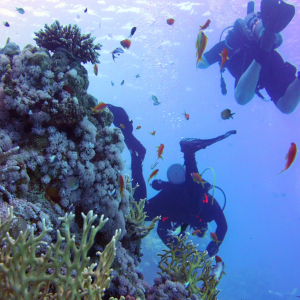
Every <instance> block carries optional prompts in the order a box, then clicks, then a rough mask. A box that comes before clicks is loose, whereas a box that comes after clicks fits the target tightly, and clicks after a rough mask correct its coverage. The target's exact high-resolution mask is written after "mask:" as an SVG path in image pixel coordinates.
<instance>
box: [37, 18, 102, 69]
mask: <svg viewBox="0 0 300 300" xmlns="http://www.w3.org/2000/svg"><path fill="white" fill-rule="evenodd" d="M44 27H45V31H43V30H42V29H41V30H40V31H38V32H35V35H36V36H37V37H36V38H34V39H35V41H36V43H37V45H38V46H40V47H44V48H46V49H48V50H50V51H56V50H57V49H58V48H64V49H66V50H67V51H68V52H69V53H71V54H72V55H73V56H74V57H76V58H78V59H79V60H80V61H81V62H82V63H84V64H85V63H87V62H88V61H90V62H91V63H92V64H94V63H99V60H98V56H99V55H100V54H99V53H97V51H96V50H101V47H102V45H101V44H96V45H94V44H93V42H94V40H95V37H91V34H90V33H88V34H81V30H80V28H79V27H78V26H77V25H76V24H75V25H73V26H72V25H71V24H69V25H68V26H62V25H60V23H59V21H57V20H55V22H54V23H53V24H51V25H50V27H49V26H48V25H47V24H45V26H44Z"/></svg>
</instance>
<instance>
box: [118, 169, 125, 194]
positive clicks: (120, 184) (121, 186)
mask: <svg viewBox="0 0 300 300" xmlns="http://www.w3.org/2000/svg"><path fill="white" fill-rule="evenodd" d="M119 187H120V193H121V196H122V197H123V191H124V178H123V176H122V174H120V175H119Z"/></svg>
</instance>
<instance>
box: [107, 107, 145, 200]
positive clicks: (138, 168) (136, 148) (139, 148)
mask: <svg viewBox="0 0 300 300" xmlns="http://www.w3.org/2000/svg"><path fill="white" fill-rule="evenodd" d="M107 107H108V109H109V110H110V111H111V112H112V113H113V115H114V121H113V123H114V125H115V126H117V127H119V126H120V124H123V125H124V127H125V128H122V129H121V130H122V133H123V135H124V142H125V144H126V146H127V148H128V150H129V151H130V154H131V171H132V187H135V185H136V184H138V185H139V187H138V188H137V189H136V190H135V192H134V199H135V200H136V201H139V200H140V199H144V198H146V197H147V190H146V183H145V180H144V177H143V166H142V163H143V160H144V158H145V154H146V149H145V147H144V146H143V145H142V144H141V143H140V142H139V141H138V140H137V139H136V137H135V136H134V135H133V134H132V131H133V126H132V123H131V122H130V120H129V117H128V115H127V113H126V111H125V110H124V109H123V108H122V107H117V106H113V105H111V104H108V105H107Z"/></svg>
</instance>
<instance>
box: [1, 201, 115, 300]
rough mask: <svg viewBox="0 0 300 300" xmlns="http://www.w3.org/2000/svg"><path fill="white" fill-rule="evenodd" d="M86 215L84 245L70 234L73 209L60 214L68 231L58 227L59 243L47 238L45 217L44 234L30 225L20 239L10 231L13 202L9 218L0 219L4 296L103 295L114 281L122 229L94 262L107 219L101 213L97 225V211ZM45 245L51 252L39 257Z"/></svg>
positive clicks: (59, 297)
mask: <svg viewBox="0 0 300 300" xmlns="http://www.w3.org/2000/svg"><path fill="white" fill-rule="evenodd" d="M82 217H83V219H84V225H83V232H82V237H81V243H80V245H79V246H76V245H75V238H74V237H71V234H70V223H71V222H72V220H73V219H74V215H73V214H72V213H70V214H66V215H65V216H64V217H63V218H60V220H61V221H62V222H63V223H62V226H63V233H61V232H60V231H59V230H58V231H57V241H56V243H55V244H47V243H46V242H43V237H44V236H45V235H46V234H47V232H48V231H49V230H51V229H49V228H47V227H46V224H45V222H44V221H43V224H42V226H43V228H42V232H41V234H40V235H38V236H36V237H35V236H34V229H33V227H28V228H27V229H26V231H25V232H24V233H23V232H22V231H21V232H20V235H19V237H18V238H17V239H16V240H14V239H13V238H11V236H10V235H9V233H8V231H9V229H10V227H11V223H12V221H13V218H14V215H13V208H12V207H11V208H10V209H9V211H8V217H7V218H6V220H5V221H4V222H3V223H2V222H1V221H0V240H1V241H2V243H1V252H0V298H1V299H24V300H29V299H83V298H84V299H91V300H92V299H93V300H96V299H98V300H100V299H101V298H102V296H103V293H104V291H105V289H106V288H107V287H108V286H109V284H110V275H111V270H110V266H111V264H112V262H113V260H114V256H115V243H116V241H117V240H118V238H119V236H120V231H116V234H115V235H114V237H113V238H112V241H111V242H110V243H109V244H108V245H107V246H106V248H105V250H104V251H103V252H102V253H100V252H98V253H97V254H98V256H99V257H100V261H99V263H98V264H91V265H89V266H88V265H87V264H88V261H89V258H88V257H87V253H88V251H89V249H90V248H91V246H92V245H93V243H94V238H95V235H96V233H97V232H98V231H99V230H101V228H102V227H103V226H104V224H105V223H106V222H107V219H105V220H104V218H103V216H101V218H100V222H99V224H98V225H97V227H95V226H92V223H93V222H94V221H95V219H96V218H97V215H93V212H92V211H90V212H89V213H88V215H87V216H85V215H84V214H82ZM62 234H63V236H62ZM41 245H43V246H46V247H47V252H46V254H45V255H42V256H37V255H36V252H37V249H38V248H39V247H40V246H41Z"/></svg>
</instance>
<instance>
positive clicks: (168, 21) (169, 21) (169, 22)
mask: <svg viewBox="0 0 300 300" xmlns="http://www.w3.org/2000/svg"><path fill="white" fill-rule="evenodd" d="M174 23H175V19H173V18H169V19H167V24H168V25H173V24H174Z"/></svg>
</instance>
